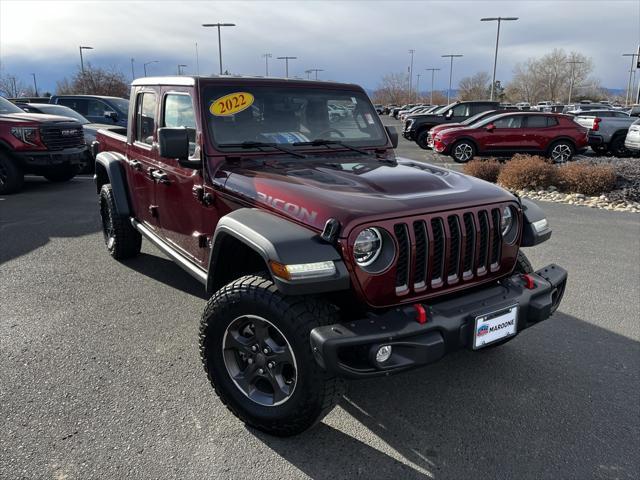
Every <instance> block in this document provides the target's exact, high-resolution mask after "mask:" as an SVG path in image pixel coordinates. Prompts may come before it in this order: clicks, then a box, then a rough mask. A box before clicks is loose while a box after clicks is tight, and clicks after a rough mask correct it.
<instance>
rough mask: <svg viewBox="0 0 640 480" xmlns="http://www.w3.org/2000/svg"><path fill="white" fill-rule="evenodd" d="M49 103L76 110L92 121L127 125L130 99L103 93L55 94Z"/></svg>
mask: <svg viewBox="0 0 640 480" xmlns="http://www.w3.org/2000/svg"><path fill="white" fill-rule="evenodd" d="M49 103H55V104H56V105H64V106H65V107H69V108H70V109H72V110H75V111H76V112H78V113H79V114H80V115H82V116H83V117H85V118H86V119H87V120H89V121H90V122H91V123H107V124H113V125H118V126H121V127H126V126H127V115H128V112H129V100H127V99H124V98H119V97H106V96H101V95H54V96H53V97H51V100H49Z"/></svg>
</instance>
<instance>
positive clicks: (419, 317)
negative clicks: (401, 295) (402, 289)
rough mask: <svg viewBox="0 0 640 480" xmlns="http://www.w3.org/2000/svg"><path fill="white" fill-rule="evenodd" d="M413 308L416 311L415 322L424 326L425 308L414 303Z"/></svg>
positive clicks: (425, 321) (425, 320)
mask: <svg viewBox="0 0 640 480" xmlns="http://www.w3.org/2000/svg"><path fill="white" fill-rule="evenodd" d="M413 308H415V309H416V321H417V322H418V323H419V324H420V325H424V324H425V323H427V311H426V310H425V308H424V307H423V306H422V304H420V303H415V304H414V305H413Z"/></svg>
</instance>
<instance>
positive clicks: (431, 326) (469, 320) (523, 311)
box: [311, 264, 567, 378]
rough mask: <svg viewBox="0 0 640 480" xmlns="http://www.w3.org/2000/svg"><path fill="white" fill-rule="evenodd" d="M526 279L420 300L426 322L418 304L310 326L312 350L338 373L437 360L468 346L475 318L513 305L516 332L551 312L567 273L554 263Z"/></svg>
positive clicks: (353, 374) (388, 370) (374, 372)
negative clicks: (385, 349) (386, 348)
mask: <svg viewBox="0 0 640 480" xmlns="http://www.w3.org/2000/svg"><path fill="white" fill-rule="evenodd" d="M530 278H532V279H533V282H534V284H533V288H527V285H526V281H525V280H524V279H523V278H522V275H513V276H511V277H509V278H507V279H504V280H502V281H501V282H499V283H498V284H495V285H493V286H490V287H484V288H481V289H478V290H474V291H471V292H468V293H467V294H466V295H463V296H458V297H455V298H452V299H448V300H442V301H439V302H436V303H433V304H431V305H422V307H423V308H424V309H425V311H426V313H427V321H426V323H424V324H421V323H419V322H418V321H417V315H418V313H417V312H418V309H417V308H416V306H407V307H402V308H396V309H393V310H390V311H388V312H386V313H384V314H380V315H376V314H373V313H372V314H370V315H368V317H367V318H363V319H360V320H355V321H352V322H346V323H337V324H334V325H327V326H323V327H317V328H314V329H313V330H312V331H311V348H312V351H313V354H314V356H315V359H316V361H317V362H318V364H319V365H320V366H321V367H323V368H324V369H325V370H327V371H328V372H330V373H332V374H335V375H338V376H342V377H347V378H367V377H375V376H381V375H390V374H394V373H398V372H400V371H403V370H407V369H410V368H414V367H418V366H422V365H427V364H429V363H432V362H435V361H436V360H439V359H440V358H442V357H443V356H444V355H445V354H447V353H451V352H453V351H455V350H459V349H461V348H472V346H473V336H474V325H475V324H474V321H475V318H476V317H478V316H481V315H484V314H486V313H489V312H495V311H498V310H500V309H504V308H506V307H509V306H512V305H515V304H517V305H518V315H517V319H516V322H517V329H516V335H517V334H519V333H520V332H521V331H522V330H524V329H526V328H528V327H530V326H532V325H534V324H536V323H538V322H541V321H542V320H546V319H547V318H549V316H550V315H551V314H552V313H553V312H554V311H555V309H556V308H557V307H558V305H559V304H560V301H561V300H562V296H563V294H564V290H565V285H566V282H567V272H566V270H564V269H563V268H561V267H559V266H557V265H554V264H552V265H549V266H547V267H545V268H542V269H540V270H538V271H537V272H535V273H534V274H530ZM510 338H513V337H510ZM382 345H391V346H392V350H393V353H392V355H391V357H390V358H389V360H387V361H386V362H384V363H383V364H379V363H377V362H376V361H375V352H376V351H377V350H378V348H379V347H380V346H382Z"/></svg>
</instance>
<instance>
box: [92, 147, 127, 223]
mask: <svg viewBox="0 0 640 480" xmlns="http://www.w3.org/2000/svg"><path fill="white" fill-rule="evenodd" d="M126 161H127V160H126V158H125V156H124V155H122V154H120V153H116V152H100V153H99V154H98V155H96V174H95V176H94V179H95V181H96V190H97V193H98V194H99V193H100V189H101V188H102V185H104V184H105V183H110V184H111V189H112V190H113V196H114V199H115V202H116V208H117V210H118V213H119V214H120V215H122V216H125V217H130V216H131V202H130V199H129V190H128V188H127V178H126V173H125V169H124V165H125V162H126ZM105 175H106V178H105ZM105 180H107V181H105Z"/></svg>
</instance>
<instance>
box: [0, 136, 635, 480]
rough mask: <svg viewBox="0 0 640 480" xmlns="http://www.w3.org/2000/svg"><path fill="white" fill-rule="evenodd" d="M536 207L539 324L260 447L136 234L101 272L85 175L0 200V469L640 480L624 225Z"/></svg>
mask: <svg viewBox="0 0 640 480" xmlns="http://www.w3.org/2000/svg"><path fill="white" fill-rule="evenodd" d="M399 153H400V154H402V155H403V156H408V157H412V158H415V159H417V160H424V159H425V158H426V156H427V155H428V154H427V153H426V152H424V151H421V150H419V149H418V148H417V147H414V146H413V145H412V144H409V143H408V142H405V141H404V140H403V139H401V146H400V148H399ZM437 161H440V159H438V160H437ZM541 205H542V206H543V208H544V209H545V210H546V211H547V214H548V216H549V220H550V222H551V224H552V226H553V228H554V235H553V237H552V238H551V240H550V241H549V242H547V243H545V244H543V245H541V246H538V247H535V248H533V249H530V250H529V251H528V252H527V253H528V255H529V257H530V259H531V261H532V263H533V264H534V266H536V267H541V266H543V265H546V264H547V263H551V262H555V263H558V264H559V265H562V266H563V267H565V268H566V269H567V270H568V271H569V275H570V277H569V285H568V291H567V294H566V296H565V299H564V302H563V304H562V305H561V307H560V310H559V312H558V313H556V314H555V315H554V317H552V318H551V319H549V320H548V321H546V322H545V323H543V324H541V325H539V326H536V327H535V328H532V329H530V330H528V331H526V332H524V333H523V334H522V335H520V336H519V337H517V338H516V339H515V340H513V341H512V342H510V343H508V344H507V345H504V346H502V347H500V348H498V349H494V350H492V351H486V352H478V353H473V352H467V351H464V352H459V353H457V354H454V355H451V356H449V357H447V358H445V359H443V360H442V361H440V362H438V363H436V364H433V365H431V366H429V367H426V368H423V369H420V370H415V371H412V372H410V373H406V374H403V375H399V376H395V377H391V378H383V379H376V380H367V381H360V382H355V383H351V385H350V389H349V392H348V394H347V395H346V396H345V398H344V399H343V401H342V402H341V404H340V406H339V407H338V408H336V409H335V410H334V411H333V412H332V413H331V414H330V415H329V416H328V417H326V418H325V420H324V421H323V423H322V424H320V425H319V426H318V427H317V428H315V429H314V430H311V431H309V432H307V433H305V434H303V435H300V436H298V437H295V438H292V439H276V438H272V437H268V436H266V435H264V434H261V433H259V432H256V431H253V430H250V429H247V428H245V427H244V426H243V425H242V424H241V423H240V422H239V421H237V420H236V418H235V417H233V416H232V415H231V414H230V413H229V412H228V411H227V410H226V409H225V408H224V406H223V405H222V404H221V402H220V401H218V399H217V397H216V396H215V395H214V393H213V391H212V390H211V388H210V387H209V384H208V382H207V379H206V376H205V374H204V372H203V371H202V367H201V364H200V360H199V355H198V337H197V328H198V319H199V317H200V314H201V312H202V309H203V307H204V304H205V301H206V298H205V296H204V293H203V292H202V290H201V287H200V285H199V284H198V283H196V282H195V281H194V280H192V279H191V277H189V276H188V275H187V274H186V273H184V272H183V271H182V270H180V269H179V268H178V267H177V266H175V265H174V264H173V263H171V262H170V261H169V260H167V259H165V258H164V257H163V256H162V255H161V254H160V253H159V252H158V251H157V250H156V249H155V248H154V247H152V246H151V245H150V244H149V243H148V242H145V243H144V245H143V253H142V255H141V256H139V257H138V258H136V259H134V260H131V261H127V262H125V263H117V262H115V261H113V260H112V259H111V258H110V257H109V256H108V255H107V253H106V251H105V249H104V246H103V243H102V234H101V233H100V231H99V220H98V209H97V203H96V196H95V189H94V187H93V184H92V182H91V180H90V179H89V178H86V177H85V178H76V179H74V180H73V181H71V182H70V183H68V184H65V185H60V184H50V183H47V182H46V181H45V180H43V179H40V178H29V179H28V180H27V184H26V189H25V191H24V192H22V193H20V194H17V195H13V196H6V197H0V419H1V422H2V435H0V478H2V479H23V478H24V479H40V478H42V479H46V478H51V479H68V480H70V479H87V478H109V479H115V478H162V479H165V478H179V479H204V478H233V479H236V478H260V479H271V478H278V479H280V478H284V479H290V478H292V479H293V478H307V477H310V478H316V479H343V478H344V479H347V478H349V479H351V478H366V479H386V478H389V479H413V478H416V479H418V478H419V479H422V478H424V479H427V478H434V479H461V478H474V479H475V478H492V479H494V478H495V479H552V478H553V479H580V480H585V479H600V478H602V479H627V478H629V479H632V478H634V479H637V478H639V477H640V457H639V456H638V452H637V447H638V445H639V444H640V405H639V402H638V399H639V398H640V378H639V377H640V348H639V345H640V344H639V343H638V342H639V341H640V324H639V323H638V319H639V318H640V305H639V301H640V300H639V298H640V294H639V284H640V221H639V217H638V216H637V215H636V214H626V213H617V212H608V211H602V210H595V209H588V208H585V207H577V206H572V205H563V204H551V203H543V204H541Z"/></svg>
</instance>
